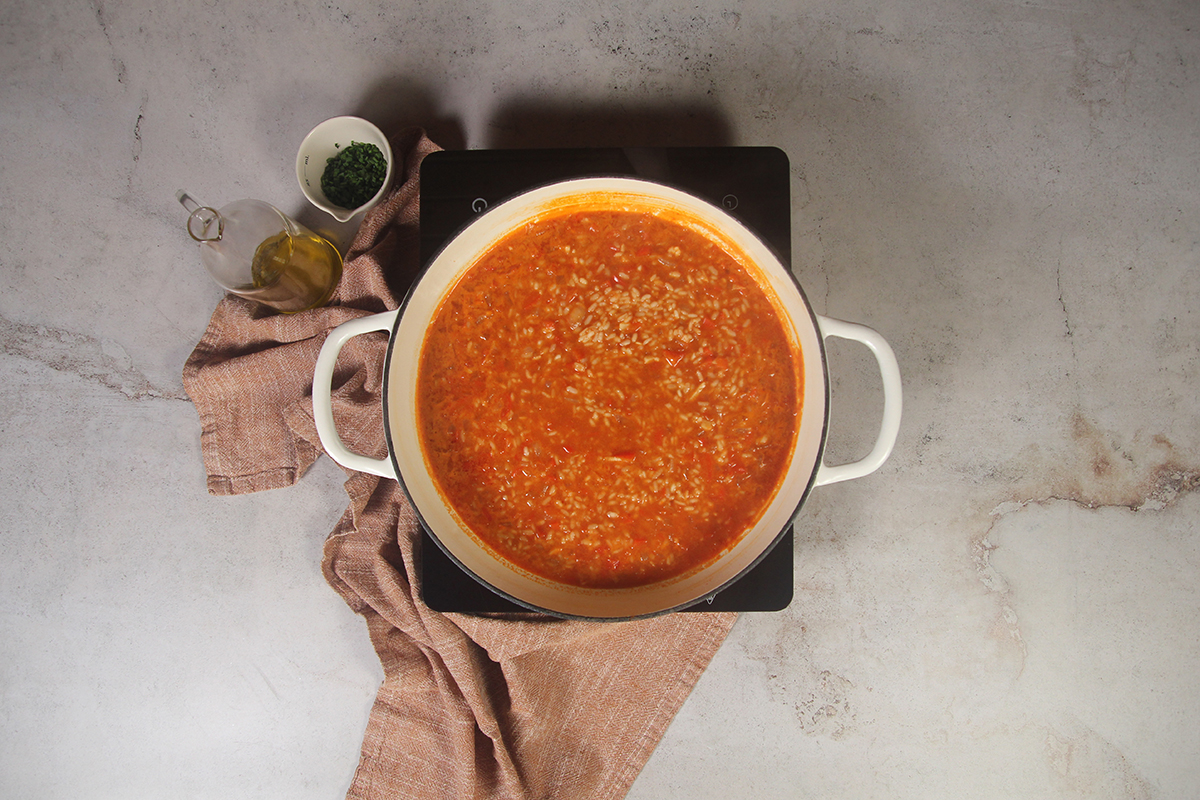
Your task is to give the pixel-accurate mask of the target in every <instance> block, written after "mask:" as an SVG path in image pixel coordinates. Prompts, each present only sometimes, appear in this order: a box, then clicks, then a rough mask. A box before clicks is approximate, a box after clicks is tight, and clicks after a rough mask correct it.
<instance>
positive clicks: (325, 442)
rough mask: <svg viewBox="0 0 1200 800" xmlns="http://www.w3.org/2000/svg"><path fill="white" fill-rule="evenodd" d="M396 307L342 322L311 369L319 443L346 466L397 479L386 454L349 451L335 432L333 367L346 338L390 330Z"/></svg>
mask: <svg viewBox="0 0 1200 800" xmlns="http://www.w3.org/2000/svg"><path fill="white" fill-rule="evenodd" d="M399 313H400V312H399V311H385V312H383V313H382V314H372V315H371V316H369V317H359V318H358V319H352V320H350V321H349V322H343V323H342V324H341V325H338V326H337V327H336V328H334V329H333V330H332V331H330V332H329V336H327V337H326V338H325V344H323V345H321V353H320V355H318V356H317V366H316V368H315V369H314V370H313V419H314V421H315V422H316V423H317V436H319V437H320V439H321V446H322V447H324V448H325V452H326V453H328V454H329V457H330V458H332V459H333V460H334V461H336V462H337V463H339V464H341V465H342V466H343V467H345V468H346V469H353V470H357V471H359V472H368V473H370V474H372V475H378V476H380V477H381V478H391V479H392V480H397V478H396V470H395V469H394V468H393V467H392V462H391V461H390V460H389V459H386V458H369V457H367V456H360V455H359V454H357V453H351V452H350V451H349V450H347V449H346V445H344V444H343V443H342V437H340V436H338V432H337V427H336V426H335V425H334V422H333V398H332V391H333V388H332V387H333V367H334V364H336V363H337V357H338V353H340V352H341V351H342V347H343V346H345V344H346V342H348V341H350V340H351V339H353V338H354V337H355V336H361V335H362V334H364V333H370V332H371V331H391V330H392V327H393V326H394V325H395V324H396V315H397V314H399Z"/></svg>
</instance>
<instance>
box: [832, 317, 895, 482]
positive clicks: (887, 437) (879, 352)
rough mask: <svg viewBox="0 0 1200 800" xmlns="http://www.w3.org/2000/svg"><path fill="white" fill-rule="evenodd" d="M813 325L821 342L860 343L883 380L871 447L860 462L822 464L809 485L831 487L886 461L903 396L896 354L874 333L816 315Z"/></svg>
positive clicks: (874, 468)
mask: <svg viewBox="0 0 1200 800" xmlns="http://www.w3.org/2000/svg"><path fill="white" fill-rule="evenodd" d="M817 324H818V326H819V327H820V329H821V338H822V339H828V338H829V337H830V336H836V337H838V338H839V339H851V340H853V341H856V342H861V343H862V344H865V345H866V346H867V347H868V348H870V350H871V353H872V354H873V355H874V356H875V360H876V361H877V362H878V363H879V374H880V376H881V377H882V378H883V421H882V423H881V424H880V426H879V436H878V437H877V438H876V439H875V446H874V447H873V448H872V449H871V452H870V453H869V454H868V455H867V457H866V458H864V459H862V460H861V461H854V462H851V463H849V464H838V465H837V466H834V467H831V466H829V465H828V464H826V463H825V462H824V461H822V462H821V464H820V465H819V466H818V468H817V477H816V481H815V482H814V483H813V485H814V486H827V485H829V484H831V483H840V482H841V481H848V480H852V479H854V478H861V477H863V476H864V475H870V474H871V473H872V472H874V471H875V470H877V469H879V468H880V467H881V466H883V462H885V461H887V460H888V456H890V455H891V454H892V447H893V446H894V445H895V444H896V436H897V435H898V434H899V433H900V410H901V406H902V393H903V392H902V386H901V383H900V365H899V364H898V363H897V362H896V354H895V353H893V352H892V348H891V346H890V345H889V344H888V343H887V341H886V340H885V339H884V338H883V337H882V336H880V335H879V334H878V333H877V332H875V331H874V330H872V329H871V328H868V327H867V326H865V325H857V324H855V323H853V322H843V321H842V320H840V319H833V318H831V317H822V316H820V315H817Z"/></svg>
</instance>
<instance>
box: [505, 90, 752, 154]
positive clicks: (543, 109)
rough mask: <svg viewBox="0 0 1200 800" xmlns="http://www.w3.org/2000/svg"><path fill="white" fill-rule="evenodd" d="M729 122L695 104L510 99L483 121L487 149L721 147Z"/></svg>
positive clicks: (726, 140)
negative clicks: (630, 103) (637, 103)
mask: <svg viewBox="0 0 1200 800" xmlns="http://www.w3.org/2000/svg"><path fill="white" fill-rule="evenodd" d="M731 143H732V142H731V136H730V129H729V124H728V122H727V121H726V119H725V117H724V116H723V115H722V114H721V113H720V112H719V111H718V110H717V109H715V108H707V107H703V106H699V105H694V104H692V105H686V104H685V105H680V106H669V105H662V106H656V105H637V106H632V107H631V106H630V105H629V104H627V103H613V104H610V105H605V104H596V105H590V106H589V105H579V104H565V103H552V102H539V101H516V102H513V103H510V104H508V105H505V106H502V107H501V108H500V109H499V111H498V112H497V113H496V115H495V116H494V117H493V118H492V120H491V121H490V122H489V123H488V141H487V143H486V146H487V147H492V148H534V147H723V146H727V145H729V144H731Z"/></svg>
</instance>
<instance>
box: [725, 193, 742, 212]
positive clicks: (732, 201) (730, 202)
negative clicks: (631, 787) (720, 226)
mask: <svg viewBox="0 0 1200 800" xmlns="http://www.w3.org/2000/svg"><path fill="white" fill-rule="evenodd" d="M721 205H723V206H725V210H726V211H733V210H734V209H735V208H737V207H738V199H737V195H736V194H727V195H725V196H724V197H722V198H721Z"/></svg>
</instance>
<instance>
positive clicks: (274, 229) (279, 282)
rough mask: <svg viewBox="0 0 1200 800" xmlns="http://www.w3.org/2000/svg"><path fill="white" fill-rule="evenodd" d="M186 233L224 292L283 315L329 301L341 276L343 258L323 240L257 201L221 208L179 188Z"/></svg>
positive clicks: (233, 203)
mask: <svg viewBox="0 0 1200 800" xmlns="http://www.w3.org/2000/svg"><path fill="white" fill-rule="evenodd" d="M175 197H176V199H178V200H179V202H180V203H181V204H182V205H183V207H184V208H185V209H187V211H188V212H189V215H188V220H187V232H188V234H189V235H191V237H192V238H193V239H195V240H196V241H197V242H199V243H200V260H201V262H203V264H204V266H205V268H206V269H207V270H208V272H209V274H210V275H211V276H212V278H213V280H215V281H216V282H217V284H218V285H220V286H221V287H222V288H223V289H225V291H227V292H229V293H231V294H235V295H238V296H239V297H245V298H247V299H249V300H255V301H257V302H259V303H262V304H264V305H267V306H270V307H271V308H274V309H276V310H278V311H282V312H284V313H285V314H292V313H295V312H297V311H304V310H306V309H309V308H316V307H317V306H320V305H323V304H325V303H327V302H328V301H329V298H330V297H331V296H332V295H333V290H334V289H335V288H336V287H337V284H338V281H339V280H341V277H342V257H341V255H340V254H339V253H338V251H337V248H335V247H334V246H333V245H332V244H330V243H329V242H328V241H327V240H325V239H323V238H321V237H320V236H318V235H317V234H315V233H313V232H312V231H310V230H309V229H308V228H306V227H304V226H303V225H301V224H300V223H298V222H296V221H295V220H293V219H291V218H290V217H288V216H287V215H286V214H284V213H283V212H282V211H280V210H279V209H277V208H275V207H274V206H272V205H270V204H268V203H264V202H262V201H261V200H236V201H234V202H232V203H229V204H228V205H225V206H222V207H221V208H220V210H218V209H215V208H211V207H209V206H203V205H200V204H199V203H197V202H196V201H195V200H194V199H192V197H191V196H190V195H189V194H188V193H187V192H185V191H183V190H182V189H181V190H179V191H178V192H177V193H176V194H175Z"/></svg>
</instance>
